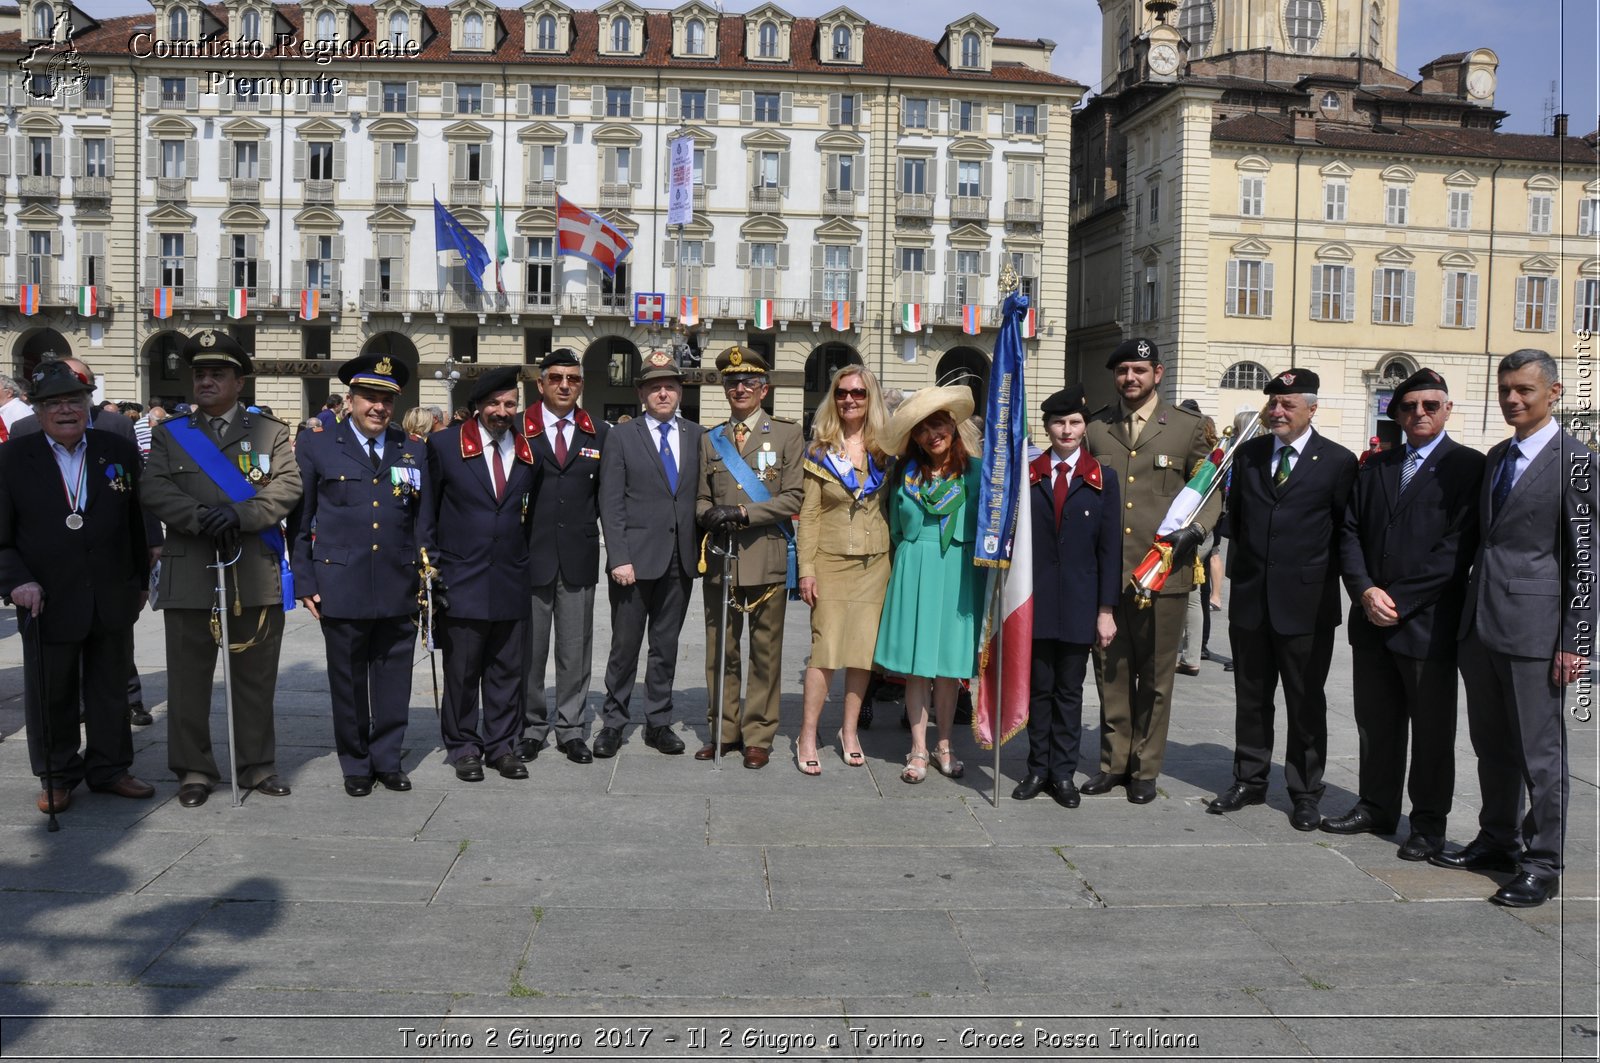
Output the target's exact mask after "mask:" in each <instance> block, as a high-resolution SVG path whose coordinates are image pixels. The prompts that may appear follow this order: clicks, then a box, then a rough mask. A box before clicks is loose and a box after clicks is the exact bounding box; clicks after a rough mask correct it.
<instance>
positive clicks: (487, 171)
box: [478, 144, 494, 184]
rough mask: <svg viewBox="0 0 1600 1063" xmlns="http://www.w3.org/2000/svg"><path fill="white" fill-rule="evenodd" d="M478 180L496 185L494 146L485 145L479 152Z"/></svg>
mask: <svg viewBox="0 0 1600 1063" xmlns="http://www.w3.org/2000/svg"><path fill="white" fill-rule="evenodd" d="M478 180H480V181H482V182H484V183H485V184H493V183H494V145H493V144H485V145H483V147H482V148H480V149H479V151H478Z"/></svg>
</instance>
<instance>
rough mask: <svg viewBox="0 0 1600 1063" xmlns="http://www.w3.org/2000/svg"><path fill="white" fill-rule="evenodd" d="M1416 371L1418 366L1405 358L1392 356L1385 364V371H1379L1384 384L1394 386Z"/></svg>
mask: <svg viewBox="0 0 1600 1063" xmlns="http://www.w3.org/2000/svg"><path fill="white" fill-rule="evenodd" d="M1416 371H1417V370H1416V367H1414V366H1413V365H1412V364H1411V363H1410V362H1408V361H1406V360H1405V359H1404V358H1391V359H1389V361H1388V362H1387V363H1386V364H1385V365H1384V367H1383V372H1381V373H1379V374H1378V376H1379V377H1380V378H1381V380H1382V383H1383V386H1385V387H1391V388H1392V387H1394V386H1395V385H1396V384H1399V383H1402V382H1403V381H1405V380H1406V379H1407V378H1408V377H1410V376H1411V374H1412V373H1415V372H1416Z"/></svg>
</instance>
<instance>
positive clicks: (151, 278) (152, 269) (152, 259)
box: [0, 248, 161, 290]
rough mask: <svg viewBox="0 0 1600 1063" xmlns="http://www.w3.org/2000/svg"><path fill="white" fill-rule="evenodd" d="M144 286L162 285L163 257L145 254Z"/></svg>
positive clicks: (149, 287) (156, 286) (2, 249)
mask: <svg viewBox="0 0 1600 1063" xmlns="http://www.w3.org/2000/svg"><path fill="white" fill-rule="evenodd" d="M4 250H5V249H4V248H0V251H4ZM144 286H145V288H146V289H147V290H148V289H151V288H159V287H161V259H160V258H158V257H157V256H155V255H146V256H144Z"/></svg>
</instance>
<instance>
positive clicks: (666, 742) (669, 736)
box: [594, 725, 685, 756]
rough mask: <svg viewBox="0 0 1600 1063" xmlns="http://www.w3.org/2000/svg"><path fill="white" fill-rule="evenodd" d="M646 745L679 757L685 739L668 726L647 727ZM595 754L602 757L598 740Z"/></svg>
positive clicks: (645, 733)
mask: <svg viewBox="0 0 1600 1063" xmlns="http://www.w3.org/2000/svg"><path fill="white" fill-rule="evenodd" d="M619 733H620V732H619ZM644 744H645V745H647V746H650V747H651V748H652V749H655V750H657V751H658V752H661V753H666V754H667V755H669V756H677V755H678V754H679V753H682V752H683V751H684V749H685V746H684V744H683V739H681V738H679V737H678V733H677V732H676V731H674V730H673V729H672V728H671V727H668V726H666V725H662V726H661V727H646V728H645V729H644ZM594 752H595V756H599V755H600V742H599V740H598V739H597V740H596V741H595V744H594Z"/></svg>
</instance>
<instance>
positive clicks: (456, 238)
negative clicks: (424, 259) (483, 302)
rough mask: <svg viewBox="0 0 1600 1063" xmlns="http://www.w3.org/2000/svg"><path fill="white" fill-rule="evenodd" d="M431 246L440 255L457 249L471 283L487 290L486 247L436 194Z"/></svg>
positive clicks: (487, 254) (488, 261)
mask: <svg viewBox="0 0 1600 1063" xmlns="http://www.w3.org/2000/svg"><path fill="white" fill-rule="evenodd" d="M433 247H434V250H435V251H437V252H438V253H439V254H441V255H442V254H444V253H445V252H446V251H459V252H460V253H461V257H462V259H464V260H465V261H466V266H467V275H468V276H469V277H471V278H472V283H474V284H476V285H477V286H478V290H479V291H485V290H487V289H485V288H484V286H483V271H484V270H485V269H486V268H487V267H488V265H489V263H490V261H492V260H491V259H490V258H489V250H488V248H486V247H484V246H483V241H482V240H480V239H478V238H477V237H476V236H473V235H472V234H471V233H470V232H468V231H467V228H466V226H464V225H462V224H461V222H459V221H458V220H456V216H455V215H454V214H451V213H450V212H449V211H448V210H446V209H445V208H444V205H443V204H442V203H440V202H439V197H438V196H435V197H434V199H433Z"/></svg>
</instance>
